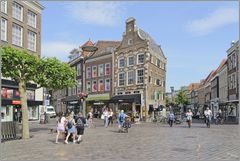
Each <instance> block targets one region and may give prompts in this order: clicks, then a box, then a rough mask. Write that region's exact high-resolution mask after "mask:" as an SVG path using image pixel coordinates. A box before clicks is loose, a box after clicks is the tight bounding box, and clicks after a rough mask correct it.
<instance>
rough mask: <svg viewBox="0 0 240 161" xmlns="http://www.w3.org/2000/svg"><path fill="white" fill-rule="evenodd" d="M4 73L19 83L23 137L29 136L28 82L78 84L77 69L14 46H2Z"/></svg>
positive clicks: (55, 86)
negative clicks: (76, 79) (76, 78)
mask: <svg viewBox="0 0 240 161" xmlns="http://www.w3.org/2000/svg"><path fill="white" fill-rule="evenodd" d="M1 69H2V75H3V76H4V77H8V78H11V79H13V80H14V81H15V82H16V83H18V87H19V93H20V101H21V106H22V107H21V108H22V138H23V139H28V138H29V123H28V107H27V93H26V84H27V83H29V82H32V81H33V82H35V83H37V84H38V85H39V87H46V88H50V89H63V88H65V87H71V86H73V85H75V84H76V81H75V75H76V73H75V71H74V70H73V69H72V68H71V67H70V66H69V65H68V64H65V63H62V62H60V61H59V60H57V59H56V58H43V59H40V58H39V57H37V56H36V55H33V54H29V53H27V52H26V51H24V50H18V49H15V48H12V47H7V46H5V47H2V67H1Z"/></svg>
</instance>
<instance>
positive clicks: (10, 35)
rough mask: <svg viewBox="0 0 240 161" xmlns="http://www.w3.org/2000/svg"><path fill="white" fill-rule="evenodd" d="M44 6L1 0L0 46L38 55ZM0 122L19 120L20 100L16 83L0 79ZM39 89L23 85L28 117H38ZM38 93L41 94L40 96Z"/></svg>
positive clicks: (40, 99)
mask: <svg viewBox="0 0 240 161" xmlns="http://www.w3.org/2000/svg"><path fill="white" fill-rule="evenodd" d="M43 9H44V7H43V6H42V5H41V4H40V3H38V2H36V1H31V2H30V1H11V0H8V1H1V46H6V45H7V46H12V47H14V48H17V49H20V50H26V51H27V52H29V53H31V54H36V55H38V56H39V57H40V55H41V12H42V10H43ZM1 91H2V92H1V93H2V95H1V96H2V105H1V106H2V107H1V116H2V121H16V120H18V121H21V102H20V97H19V91H18V85H17V83H15V82H14V81H12V80H11V79H8V78H2V89H1ZM42 94H43V93H42V89H37V85H36V84H33V83H29V84H27V98H28V101H27V103H28V109H29V119H30V120H38V119H39V106H40V105H42V104H43V95H42ZM41 95H42V96H41Z"/></svg>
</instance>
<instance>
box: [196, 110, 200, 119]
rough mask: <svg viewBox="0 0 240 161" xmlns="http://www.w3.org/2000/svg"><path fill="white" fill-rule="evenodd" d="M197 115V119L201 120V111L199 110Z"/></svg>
mask: <svg viewBox="0 0 240 161" xmlns="http://www.w3.org/2000/svg"><path fill="white" fill-rule="evenodd" d="M196 116H197V119H198V120H199V119H200V112H199V111H197V114H196Z"/></svg>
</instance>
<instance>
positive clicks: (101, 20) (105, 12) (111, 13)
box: [68, 1, 124, 26]
mask: <svg viewBox="0 0 240 161" xmlns="http://www.w3.org/2000/svg"><path fill="white" fill-rule="evenodd" d="M122 4H123V3H121V2H109V1H105V2H93V1H92V2H75V3H72V4H71V5H69V6H68V12H69V13H70V14H71V16H72V17H73V18H75V19H76V20H78V21H80V22H81V23H86V24H94V25H100V26H114V25H116V24H118V22H119V21H120V19H121V16H122V15H123V14H124V6H123V5H122Z"/></svg>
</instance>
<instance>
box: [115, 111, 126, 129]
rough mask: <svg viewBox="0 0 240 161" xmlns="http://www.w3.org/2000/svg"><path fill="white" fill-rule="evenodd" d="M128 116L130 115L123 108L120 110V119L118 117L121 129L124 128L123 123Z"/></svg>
mask: <svg viewBox="0 0 240 161" xmlns="http://www.w3.org/2000/svg"><path fill="white" fill-rule="evenodd" d="M126 117H128V116H127V115H126V114H125V113H124V111H123V110H121V112H120V113H119V115H118V119H117V121H118V128H119V130H121V129H122V126H123V123H124V122H125V118H126Z"/></svg>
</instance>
